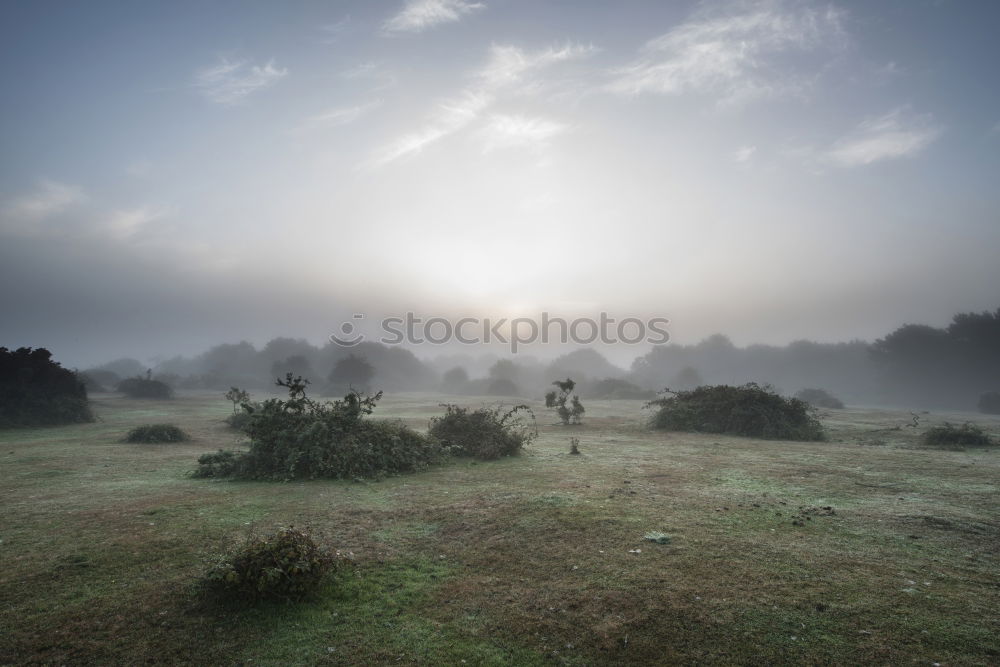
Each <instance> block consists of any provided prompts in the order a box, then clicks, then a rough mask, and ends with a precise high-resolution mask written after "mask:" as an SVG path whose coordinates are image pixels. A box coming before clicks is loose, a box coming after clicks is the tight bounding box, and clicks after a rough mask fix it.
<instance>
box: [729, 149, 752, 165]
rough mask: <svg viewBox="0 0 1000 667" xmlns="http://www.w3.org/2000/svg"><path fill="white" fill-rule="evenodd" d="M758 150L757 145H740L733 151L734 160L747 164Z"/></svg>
mask: <svg viewBox="0 0 1000 667" xmlns="http://www.w3.org/2000/svg"><path fill="white" fill-rule="evenodd" d="M756 152H757V147H756V146H740V147H739V148H738V149H736V151H735V152H733V161H734V162H738V163H740V164H746V163H747V162H749V161H750V160H751V158H753V154H754V153H756Z"/></svg>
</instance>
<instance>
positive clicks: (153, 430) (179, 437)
mask: <svg viewBox="0 0 1000 667" xmlns="http://www.w3.org/2000/svg"><path fill="white" fill-rule="evenodd" d="M190 439H191V438H190V437H189V436H188V434H187V433H185V432H184V431H182V430H181V429H179V428H177V427H176V426H174V425H173V424H143V425H142V426H136V427H135V428H134V429H132V430H131V431H129V432H128V433H127V434H126V435H125V442H139V443H142V442H184V441H185V440H190Z"/></svg>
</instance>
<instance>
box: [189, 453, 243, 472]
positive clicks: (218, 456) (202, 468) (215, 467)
mask: <svg viewBox="0 0 1000 667" xmlns="http://www.w3.org/2000/svg"><path fill="white" fill-rule="evenodd" d="M242 456H243V452H234V451H232V450H229V449H220V450H219V451H217V452H210V453H208V454H202V455H201V456H199V457H198V468H197V469H196V470H195V471H194V473H193V476H194V477H201V478H207V477H235V476H237V467H238V465H239V462H240V461H241V460H242Z"/></svg>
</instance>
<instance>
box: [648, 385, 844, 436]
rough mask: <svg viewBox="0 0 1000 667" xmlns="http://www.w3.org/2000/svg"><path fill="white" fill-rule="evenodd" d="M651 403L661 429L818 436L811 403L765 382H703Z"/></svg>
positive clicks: (819, 431) (654, 424)
mask: <svg viewBox="0 0 1000 667" xmlns="http://www.w3.org/2000/svg"><path fill="white" fill-rule="evenodd" d="M646 407H648V408H656V412H654V413H653V416H652V418H651V419H650V426H651V427H652V428H655V429H663V430H667V431H695V432H702V433H724V434H728V435H741V436H749V437H754V438H767V439H769V440H824V439H825V435H824V433H823V427H822V426H821V425H820V423H819V421H817V420H816V418H815V417H814V416H813V408H811V407H810V406H809V404H808V403H806V402H805V401H801V400H799V399H797V398H784V397H782V396H779V395H778V394H777V393H775V392H774V391H773V389H772V388H771V387H769V386H766V385H765V386H760V385H758V384H757V383H755V382H750V383H748V384H745V385H743V386H740V387H732V386H729V385H714V386H711V385H706V386H702V387H698V388H696V389H692V390H691V391H679V392H669V395H667V396H663V397H661V398H658V399H656V400H654V401H650V402H649V403H647V404H646Z"/></svg>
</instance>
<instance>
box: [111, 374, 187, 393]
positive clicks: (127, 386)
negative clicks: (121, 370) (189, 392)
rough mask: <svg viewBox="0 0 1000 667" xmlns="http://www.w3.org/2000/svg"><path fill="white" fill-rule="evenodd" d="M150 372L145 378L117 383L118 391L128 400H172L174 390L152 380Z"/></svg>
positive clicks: (165, 384)
mask: <svg viewBox="0 0 1000 667" xmlns="http://www.w3.org/2000/svg"><path fill="white" fill-rule="evenodd" d="M151 375H152V374H151V373H150V372H148V371H147V372H146V377H144V378H143V377H134V378H127V379H125V380H122V381H121V382H119V383H118V387H117V389H118V391H120V392H121V393H123V394H125V395H126V396H128V397H129V398H173V395H174V390H173V389H171V388H170V385H168V384H167V383H166V382H160V381H159V380H154V379H153V378H152V377H151Z"/></svg>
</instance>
